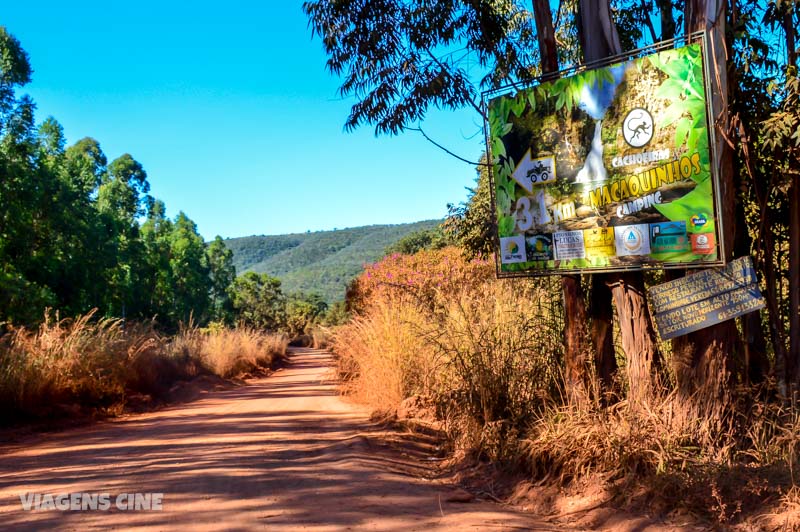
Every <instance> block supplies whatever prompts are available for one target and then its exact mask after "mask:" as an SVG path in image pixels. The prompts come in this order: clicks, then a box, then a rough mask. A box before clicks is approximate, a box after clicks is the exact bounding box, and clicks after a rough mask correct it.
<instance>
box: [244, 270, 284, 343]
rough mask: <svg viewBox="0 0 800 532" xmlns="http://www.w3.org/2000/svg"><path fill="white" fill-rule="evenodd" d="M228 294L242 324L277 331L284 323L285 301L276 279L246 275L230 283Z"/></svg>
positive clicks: (250, 273) (251, 273) (257, 274)
mask: <svg viewBox="0 0 800 532" xmlns="http://www.w3.org/2000/svg"><path fill="white" fill-rule="evenodd" d="M230 291H231V299H232V300H233V308H234V310H235V311H236V315H237V318H238V320H239V322H240V323H241V324H243V325H246V326H249V327H255V328H258V329H265V330H269V331H277V330H279V329H280V328H281V327H282V326H283V324H284V323H285V322H286V297H285V296H284V294H283V292H282V291H281V282H280V280H279V279H276V278H275V277H271V276H269V275H267V274H265V273H261V274H259V273H255V272H247V273H245V274H244V275H242V276H240V277H237V278H236V279H235V280H234V281H233V284H232V285H231V288H230Z"/></svg>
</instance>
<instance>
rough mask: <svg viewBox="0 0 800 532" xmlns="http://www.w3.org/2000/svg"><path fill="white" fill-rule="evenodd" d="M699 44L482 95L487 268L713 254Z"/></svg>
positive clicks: (709, 261) (543, 270)
mask: <svg viewBox="0 0 800 532" xmlns="http://www.w3.org/2000/svg"><path fill="white" fill-rule="evenodd" d="M702 52H703V48H702V46H701V45H700V44H699V43H698V44H690V45H687V46H684V47H682V48H678V49H669V50H665V51H661V52H658V53H654V54H651V55H647V56H644V57H640V58H637V59H633V60H630V61H627V62H624V63H619V64H613V65H609V66H606V67H602V68H597V69H593V70H584V71H581V72H578V73H576V74H573V75H571V76H567V77H562V78H560V79H557V80H553V81H547V82H543V83H540V84H539V85H536V86H534V87H530V88H526V89H524V90H520V91H517V92H515V93H511V94H505V95H503V96H497V97H494V98H491V99H490V100H489V101H488V124H487V127H488V135H487V137H488V143H489V151H490V154H491V157H492V162H493V165H492V174H491V175H492V190H493V193H494V196H493V197H494V213H495V216H496V227H497V232H498V235H497V236H498V242H499V247H500V249H499V250H498V253H497V260H498V275H501V276H502V275H504V274H506V275H527V274H532V275H538V274H547V273H559V272H563V271H564V270H569V271H583V270H588V271H607V270H621V269H645V268H670V267H691V266H710V265H715V264H721V261H720V255H721V254H720V252H719V245H718V238H717V234H718V229H719V227H718V226H719V220H718V218H717V216H716V214H715V213H716V211H717V209H716V208H715V206H716V203H715V196H714V191H715V179H714V176H713V173H712V170H711V169H712V165H711V152H710V150H709V132H708V127H707V105H706V98H705V83H704V71H703V53H702Z"/></svg>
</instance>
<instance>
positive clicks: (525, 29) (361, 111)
mask: <svg viewBox="0 0 800 532" xmlns="http://www.w3.org/2000/svg"><path fill="white" fill-rule="evenodd" d="M303 10H304V11H305V13H306V14H307V15H308V17H309V23H310V26H311V27H312V28H313V31H314V33H316V34H318V35H319V36H320V38H321V39H322V42H323V45H324V47H325V50H326V52H327V53H328V62H327V66H328V69H329V70H330V71H331V72H332V73H333V74H335V75H337V76H340V77H341V78H342V85H341V87H340V89H339V90H340V92H341V94H342V95H343V96H350V95H352V96H355V97H356V99H357V103H356V104H355V105H353V107H352V109H351V112H350V116H349V117H348V119H347V122H346V123H345V127H346V128H347V129H355V128H356V127H358V126H359V125H362V124H370V125H374V126H375V130H376V133H390V134H397V133H400V132H401V131H402V130H403V129H404V128H405V127H406V126H407V125H408V124H413V123H414V122H416V121H419V120H421V119H422V118H423V117H424V115H425V113H426V111H427V110H428V108H429V107H430V106H435V107H437V108H444V109H457V108H461V107H470V106H471V107H474V108H478V107H479V106H478V104H477V94H478V92H479V91H478V87H477V86H476V84H474V83H473V81H472V80H473V79H474V77H475V74H474V70H475V67H476V66H477V67H478V68H480V70H481V75H483V79H482V81H481V82H480V86H483V87H497V86H499V85H501V84H503V83H504V82H508V81H511V80H523V81H524V80H529V79H530V78H531V76H532V69H531V68H530V66H531V65H532V64H533V63H534V61H533V59H532V57H531V51H532V50H536V46H535V42H534V40H533V37H534V36H533V32H532V31H531V28H532V21H531V15H530V12H529V11H528V10H526V9H525V8H524V7H523V6H522V4H521V3H519V2H516V1H513V0H500V1H494V2H427V1H422V0H408V1H402V2H398V1H394V0H317V1H308V2H305V3H304V4H303ZM443 50H459V53H458V54H450V53H446V52H442V51H443ZM476 63H477V65H476ZM468 69H469V70H468Z"/></svg>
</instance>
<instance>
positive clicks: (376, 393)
mask: <svg viewBox="0 0 800 532" xmlns="http://www.w3.org/2000/svg"><path fill="white" fill-rule="evenodd" d="M419 320H420V316H419V314H418V313H417V312H415V309H414V308H413V307H411V306H409V305H405V304H402V303H401V302H400V301H390V300H386V301H383V300H382V301H379V302H377V303H376V305H375V306H374V308H373V309H372V311H371V312H370V313H369V315H365V316H359V317H356V318H354V319H353V320H352V321H351V322H350V323H348V324H347V325H345V326H343V327H341V328H339V329H338V331H337V332H336V335H335V337H334V340H333V350H334V352H335V353H337V354H338V355H339V371H340V374H342V376H343V377H344V378H345V387H346V390H347V391H348V392H349V393H350V394H351V395H353V396H354V397H355V398H356V399H357V400H359V401H361V402H363V403H365V404H368V405H369V406H371V407H372V408H374V409H376V410H383V411H387V410H391V409H394V408H396V407H397V406H398V405H399V404H400V402H401V401H402V400H403V399H404V398H405V397H408V396H410V395H413V394H415V393H419V392H421V391H422V390H424V388H425V387H426V386H425V384H426V383H427V380H428V379H430V378H431V377H432V376H433V375H434V374H435V372H436V367H435V360H434V357H433V354H432V352H431V350H430V349H424V346H423V345H421V344H420V341H419V337H418V336H417V334H415V333H414V330H415V329H417V328H418V327H419V326H420V322H419Z"/></svg>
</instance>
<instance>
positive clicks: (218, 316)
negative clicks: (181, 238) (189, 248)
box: [206, 236, 236, 323]
mask: <svg viewBox="0 0 800 532" xmlns="http://www.w3.org/2000/svg"><path fill="white" fill-rule="evenodd" d="M206 257H207V261H208V272H209V275H210V276H211V316H212V317H213V319H215V320H218V321H222V322H224V323H230V322H232V321H233V302H232V300H231V296H230V291H229V288H230V286H231V285H232V284H233V281H234V279H236V267H235V266H234V265H233V251H231V250H230V249H228V248H227V247H226V246H225V241H224V240H222V237H220V236H217V237H216V238H215V239H214V240H213V241H212V242H211V243H210V244H208V246H207V247H206Z"/></svg>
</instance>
